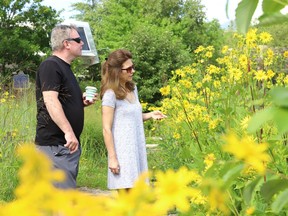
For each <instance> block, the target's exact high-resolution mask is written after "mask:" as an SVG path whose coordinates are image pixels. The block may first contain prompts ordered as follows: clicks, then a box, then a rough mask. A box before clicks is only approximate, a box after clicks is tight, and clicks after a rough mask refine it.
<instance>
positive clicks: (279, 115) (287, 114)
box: [274, 108, 288, 134]
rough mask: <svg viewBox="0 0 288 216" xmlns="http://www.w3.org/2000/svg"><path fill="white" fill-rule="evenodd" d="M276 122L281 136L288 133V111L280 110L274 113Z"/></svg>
mask: <svg viewBox="0 0 288 216" xmlns="http://www.w3.org/2000/svg"><path fill="white" fill-rule="evenodd" d="M274 122H275V124H276V126H277V128H278V132H279V134H283V133H285V132H287V131H288V124H287V122H288V109H287V108H286V109H285V108H278V109H276V110H275V113H274Z"/></svg>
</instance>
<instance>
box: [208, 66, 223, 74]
mask: <svg viewBox="0 0 288 216" xmlns="http://www.w3.org/2000/svg"><path fill="white" fill-rule="evenodd" d="M206 70H207V72H208V73H209V74H218V73H219V72H220V68H218V67H216V66H215V65H209V66H208V67H207V69H206Z"/></svg>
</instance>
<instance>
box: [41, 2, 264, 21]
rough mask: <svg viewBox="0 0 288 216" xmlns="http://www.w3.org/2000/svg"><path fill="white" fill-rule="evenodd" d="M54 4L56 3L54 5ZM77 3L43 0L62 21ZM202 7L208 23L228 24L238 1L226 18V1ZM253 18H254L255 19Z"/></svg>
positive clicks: (232, 17) (233, 15)
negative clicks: (57, 12)
mask: <svg viewBox="0 0 288 216" xmlns="http://www.w3.org/2000/svg"><path fill="white" fill-rule="evenodd" d="M55 2H57V3H56V4H55ZM77 2H86V1H85V0H59V1H55V0H44V1H43V4H44V5H47V6H51V7H52V8H54V9H56V10H57V11H60V10H61V9H65V10H64V12H63V13H62V17H63V18H64V19H69V18H70V16H71V15H73V14H75V12H73V11H72V8H71V4H73V3H77ZM201 2H202V5H204V6H205V8H206V9H205V13H206V17H207V19H208V21H211V20H212V19H218V20H219V22H220V24H225V23H228V22H229V21H230V20H234V19H235V9H236V8H237V5H238V3H239V2H240V0H229V5H228V16H229V18H227V16H226V11H225V7H226V2H227V0H201ZM260 14H261V9H260V7H259V8H257V10H256V12H255V16H256V17H257V15H258V16H259V15H260ZM255 16H254V17H255Z"/></svg>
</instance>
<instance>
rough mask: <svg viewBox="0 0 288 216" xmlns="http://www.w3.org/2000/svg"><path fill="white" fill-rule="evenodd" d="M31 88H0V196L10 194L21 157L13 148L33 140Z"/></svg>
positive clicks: (1, 198)
mask: <svg viewBox="0 0 288 216" xmlns="http://www.w3.org/2000/svg"><path fill="white" fill-rule="evenodd" d="M33 92H34V91H33V90H32V88H31V89H29V90H23V91H16V90H12V89H10V90H1V91H0V118H1V122H0V124H1V125H0V179H1V180H0V200H4V201H10V200H12V199H13V198H14V193H13V191H14V189H15V187H16V186H17V184H18V178H17V172H18V169H19V166H20V165H21V161H20V160H19V159H18V158H17V155H15V149H16V148H17V147H18V146H19V145H21V144H22V143H24V142H33V140H34V134H35V123H36V118H35V117H36V106H34V104H35V97H34V93H33Z"/></svg>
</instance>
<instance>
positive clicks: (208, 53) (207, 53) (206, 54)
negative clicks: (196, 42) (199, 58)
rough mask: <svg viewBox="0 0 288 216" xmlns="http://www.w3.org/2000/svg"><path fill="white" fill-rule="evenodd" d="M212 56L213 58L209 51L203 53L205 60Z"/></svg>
mask: <svg viewBox="0 0 288 216" xmlns="http://www.w3.org/2000/svg"><path fill="white" fill-rule="evenodd" d="M212 56H213V53H212V52H210V51H208V52H206V53H205V57H207V58H211V57H212Z"/></svg>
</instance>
